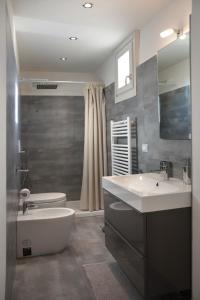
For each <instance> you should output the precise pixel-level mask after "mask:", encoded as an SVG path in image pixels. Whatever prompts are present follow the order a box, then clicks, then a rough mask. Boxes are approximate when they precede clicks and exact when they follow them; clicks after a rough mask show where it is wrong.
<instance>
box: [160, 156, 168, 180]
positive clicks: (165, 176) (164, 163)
mask: <svg viewBox="0 0 200 300" xmlns="http://www.w3.org/2000/svg"><path fill="white" fill-rule="evenodd" d="M160 174H161V175H162V176H163V179H164V180H169V177H170V162H169V161H166V160H161V162H160Z"/></svg>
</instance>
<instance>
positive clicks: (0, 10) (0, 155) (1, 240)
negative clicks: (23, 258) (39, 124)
mask: <svg viewBox="0 0 200 300" xmlns="http://www.w3.org/2000/svg"><path fill="white" fill-rule="evenodd" d="M5 2H6V1H5V0H1V1H0V37H1V42H0V53H1V56H0V129H1V130H0V300H4V298H5V278H6V28H5V22H6V13H5V7H6V4H5Z"/></svg>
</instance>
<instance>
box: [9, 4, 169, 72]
mask: <svg viewBox="0 0 200 300" xmlns="http://www.w3.org/2000/svg"><path fill="white" fill-rule="evenodd" d="M91 2H93V3H94V8H92V9H84V8H83V7H82V4H83V3H84V0H83V1H81V0H57V1H56V0H34V1H33V0H13V8H14V15H15V17H14V22H15V26H16V30H17V42H18V48H19V59H20V67H21V70H26V71H29V70H30V71H31V70H32V71H49V72H52V71H55V72H93V71H95V70H96V69H97V68H98V67H99V66H100V65H101V64H102V63H103V62H104V60H105V59H106V58H107V57H108V56H109V54H110V53H111V52H112V51H113V50H114V49H115V48H116V46H117V45H118V44H119V43H120V42H121V41H122V40H123V39H124V38H126V36H127V35H129V34H130V33H131V32H132V31H133V30H135V29H141V28H142V27H143V26H144V25H145V24H146V23H148V22H149V21H150V20H151V19H152V18H153V17H154V16H155V15H156V14H157V13H158V12H159V11H160V10H161V9H163V8H164V7H165V6H166V5H168V4H169V3H170V2H172V0H91ZM69 36H78V37H79V40H78V41H69V40H68V37H69ZM59 57H68V61H67V62H61V61H60V60H59Z"/></svg>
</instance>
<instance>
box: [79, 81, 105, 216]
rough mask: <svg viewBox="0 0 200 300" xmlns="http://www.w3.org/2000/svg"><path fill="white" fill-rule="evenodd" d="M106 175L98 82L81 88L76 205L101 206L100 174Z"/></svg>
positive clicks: (101, 96)
mask: <svg viewBox="0 0 200 300" xmlns="http://www.w3.org/2000/svg"><path fill="white" fill-rule="evenodd" d="M105 175H107V152H106V116H105V97H104V92H103V85H102V84H101V83H90V84H88V86H87V87H86V90H85V141H84V162H83V179H82V189H81V201H80V208H81V209H82V210H89V211H94V210H100V209H103V208H104V203H103V193H102V188H101V178H102V176H105Z"/></svg>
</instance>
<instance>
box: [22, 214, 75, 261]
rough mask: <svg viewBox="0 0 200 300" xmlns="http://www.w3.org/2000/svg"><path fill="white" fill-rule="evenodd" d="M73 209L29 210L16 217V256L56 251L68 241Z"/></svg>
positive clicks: (72, 220) (71, 228) (61, 248)
mask: <svg viewBox="0 0 200 300" xmlns="http://www.w3.org/2000/svg"><path fill="white" fill-rule="evenodd" d="M74 216H75V211H74V210H73V209H70V208H43V209H33V210H29V211H28V214H26V215H23V214H22V212H21V211H20V212H19V213H18V218H17V257H24V256H36V255H44V254H51V253H57V252H60V251H62V250H63V249H64V248H66V247H67V246H68V245H69V243H70V236H71V232H72V230H73V225H74Z"/></svg>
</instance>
